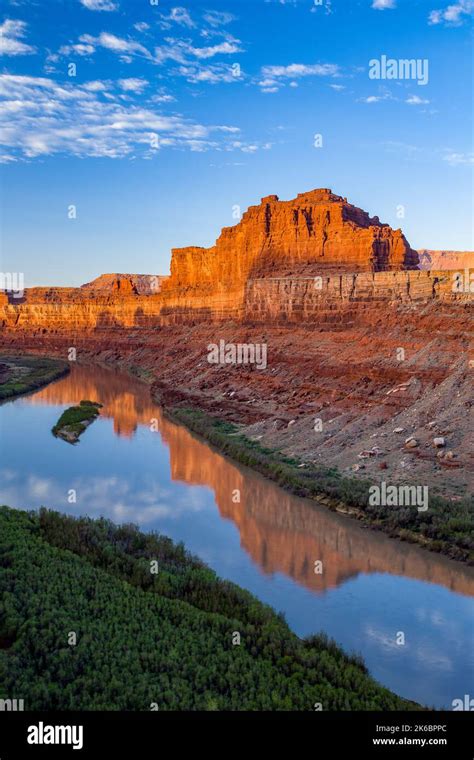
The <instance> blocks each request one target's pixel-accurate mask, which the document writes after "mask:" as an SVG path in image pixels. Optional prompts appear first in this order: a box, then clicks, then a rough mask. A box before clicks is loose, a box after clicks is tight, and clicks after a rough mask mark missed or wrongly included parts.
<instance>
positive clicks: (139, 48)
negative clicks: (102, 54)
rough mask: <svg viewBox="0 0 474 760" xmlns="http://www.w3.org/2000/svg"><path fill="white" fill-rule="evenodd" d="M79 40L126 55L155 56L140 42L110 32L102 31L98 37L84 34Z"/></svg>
mask: <svg viewBox="0 0 474 760" xmlns="http://www.w3.org/2000/svg"><path fill="white" fill-rule="evenodd" d="M79 41H80V42H81V43H83V44H85V45H89V46H91V47H93V48H97V47H102V48H105V49H106V50H111V51H112V52H114V53H118V54H119V55H121V56H125V57H127V56H135V55H139V56H143V57H144V58H149V59H151V58H152V57H153V56H152V55H151V53H150V51H149V50H147V48H146V47H145V46H144V45H142V44H141V43H140V42H136V40H132V39H125V38H124V37H117V36H116V35H115V34H111V33H110V32H101V33H100V34H99V36H98V37H93V36H92V35H91V34H82V35H81V36H80V37H79Z"/></svg>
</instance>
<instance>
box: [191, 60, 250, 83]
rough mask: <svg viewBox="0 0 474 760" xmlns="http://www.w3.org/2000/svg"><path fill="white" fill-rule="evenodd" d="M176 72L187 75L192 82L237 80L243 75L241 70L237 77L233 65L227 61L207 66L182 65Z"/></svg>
mask: <svg viewBox="0 0 474 760" xmlns="http://www.w3.org/2000/svg"><path fill="white" fill-rule="evenodd" d="M176 73H177V74H179V76H182V77H185V78H186V79H187V80H188V82H191V83H192V84H202V83H207V84H219V83H221V82H227V83H228V82H237V81H239V79H242V76H243V74H242V72H241V74H240V77H236V76H235V74H234V70H233V68H232V66H231V65H229V64H225V63H221V64H209V65H207V66H203V65H201V64H194V65H186V66H180V67H179V68H178V70H177V72H176Z"/></svg>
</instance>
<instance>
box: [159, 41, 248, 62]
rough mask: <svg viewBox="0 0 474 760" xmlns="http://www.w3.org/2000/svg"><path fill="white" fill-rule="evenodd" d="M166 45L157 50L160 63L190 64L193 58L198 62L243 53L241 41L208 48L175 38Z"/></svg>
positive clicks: (222, 43) (227, 42) (226, 42)
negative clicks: (168, 61)
mask: <svg viewBox="0 0 474 760" xmlns="http://www.w3.org/2000/svg"><path fill="white" fill-rule="evenodd" d="M166 43H167V44H166V45H163V46H161V47H157V48H155V60H156V61H157V62H158V63H164V61H167V60H172V61H176V62H177V63H189V62H190V61H191V60H192V59H193V58H194V59H196V58H197V59H198V60H207V59H209V58H214V57H215V56H216V55H232V54H234V53H240V52H241V51H242V49H241V47H240V40H234V39H233V38H232V39H231V40H226V41H225V42H219V43H218V44H217V45H210V46H206V47H195V46H194V45H192V44H191V42H190V41H189V40H176V39H173V38H167V39H166Z"/></svg>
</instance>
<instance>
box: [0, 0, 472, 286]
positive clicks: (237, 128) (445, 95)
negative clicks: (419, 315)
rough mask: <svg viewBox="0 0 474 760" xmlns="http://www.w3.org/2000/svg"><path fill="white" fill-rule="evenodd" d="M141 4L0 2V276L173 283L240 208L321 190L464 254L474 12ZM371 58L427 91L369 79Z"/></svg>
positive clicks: (301, 2) (353, 4) (401, 5)
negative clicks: (117, 277)
mask: <svg viewBox="0 0 474 760" xmlns="http://www.w3.org/2000/svg"><path fill="white" fill-rule="evenodd" d="M152 3H153V0H151V2H150V0H48V1H47V2H43V1H41V0H36V2H35V0H10V2H8V0H5V2H4V3H3V16H1V17H0V33H1V36H0V67H1V74H0V97H1V100H2V101H3V102H2V109H1V113H2V116H1V122H2V124H1V126H2V129H1V133H0V135H1V136H0V157H1V161H2V165H1V193H2V196H1V203H0V208H1V212H2V236H1V243H2V270H3V271H15V272H24V276H25V283H26V285H27V286H32V285H41V284H43V285H46V284H53V285H54V284H57V285H69V284H70V285H79V284H81V283H83V282H86V281H88V280H90V279H92V278H93V277H95V276H97V275H98V274H100V273H102V272H112V271H116V272H150V273H167V271H168V267H169V258H170V249H171V248H172V247H180V246H184V245H212V244H213V243H214V241H215V239H216V237H217V235H218V234H219V231H220V229H221V227H223V226H228V225H232V224H235V223H236V218H235V214H236V207H240V209H241V210H242V212H243V211H244V210H245V209H246V208H247V206H249V205H251V204H255V203H258V202H259V200H260V198H261V197H262V196H264V195H268V194H270V193H276V194H278V195H279V197H280V198H281V199H289V198H292V197H294V196H295V195H296V194H297V193H298V192H303V191H306V190H309V189H312V188H315V187H330V188H332V189H333V191H334V192H336V193H339V194H341V195H344V196H347V198H348V199H349V201H351V202H352V203H354V204H356V205H358V206H361V207H362V208H364V209H365V210H367V211H369V212H370V213H371V214H377V215H378V216H380V219H381V220H382V221H384V222H388V223H389V224H391V225H392V226H394V227H401V228H402V229H403V231H404V232H405V234H406V236H407V238H408V240H409V242H410V243H411V245H412V246H413V247H415V248H422V247H423V248H424V247H426V248H435V249H459V250H466V249H472V247H473V243H472V229H471V222H470V217H471V203H472V166H473V152H472V151H473V148H472V137H471V133H472V94H471V93H472V72H471V55H472V16H473V8H474V3H473V2H471V1H470V0H452V2H451V3H448V2H446V0H331V2H329V0H322V2H321V3H319V2H315V0H285V1H284V2H283V0H268V1H265V0H227V1H226V0H222V1H221V0H219V2H216V1H215V0H203V1H202V2H201V0H192V2H191V3H188V4H186V5H184V4H183V5H180V4H179V2H178V3H177V2H172V1H170V0H159V3H158V4H157V5H155V4H152ZM382 56H386V57H387V58H388V59H393V60H395V61H396V62H398V61H399V60H402V59H415V60H417V61H418V60H419V61H420V65H426V64H423V61H427V62H428V64H427V66H428V68H427V69H426V71H427V72H428V82H427V84H420V83H419V82H418V79H417V78H416V77H415V76H413V73H414V72H413V73H412V76H411V78H407V76H406V73H405V74H404V73H403V72H400V70H396V71H395V74H396V78H392V79H373V78H371V77H370V76H369V72H370V68H371V64H370V61H372V60H374V59H375V60H378V61H379V60H381V57H382ZM71 64H73V65H75V72H74V66H71ZM72 73H75V76H71V74H72ZM315 135H321V138H319V144H320V145H321V146H320V147H316V146H315V142H318V138H317V139H316V140H315ZM321 143H322V144H321ZM71 206H74V207H75V210H76V218H75V219H74V218H72V219H71V218H69V217H70V216H71V212H70V211H69V208H70V207H71ZM73 213H74V212H72V214H73Z"/></svg>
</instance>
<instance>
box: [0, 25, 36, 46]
mask: <svg viewBox="0 0 474 760" xmlns="http://www.w3.org/2000/svg"><path fill="white" fill-rule="evenodd" d="M25 34H26V23H25V22H24V21H18V20H15V19H8V18H7V19H5V21H4V22H3V24H0V55H28V54H30V53H34V52H36V51H35V48H34V47H31V45H27V44H26V43H25V42H22V41H21V38H22V37H24V36H25Z"/></svg>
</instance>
